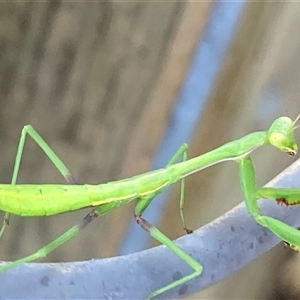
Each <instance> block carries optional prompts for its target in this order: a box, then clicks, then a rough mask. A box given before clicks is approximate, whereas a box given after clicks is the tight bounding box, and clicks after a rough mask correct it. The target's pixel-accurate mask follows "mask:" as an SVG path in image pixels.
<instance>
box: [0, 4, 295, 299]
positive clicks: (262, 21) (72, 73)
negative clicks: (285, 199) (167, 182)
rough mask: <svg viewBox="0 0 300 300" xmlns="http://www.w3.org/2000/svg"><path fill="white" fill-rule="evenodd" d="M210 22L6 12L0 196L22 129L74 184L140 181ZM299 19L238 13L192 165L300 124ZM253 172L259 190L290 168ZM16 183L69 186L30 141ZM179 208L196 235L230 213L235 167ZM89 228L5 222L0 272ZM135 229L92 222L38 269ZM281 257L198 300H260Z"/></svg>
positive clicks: (193, 9) (182, 10) (141, 14)
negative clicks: (45, 146)
mask: <svg viewBox="0 0 300 300" xmlns="http://www.w3.org/2000/svg"><path fill="white" fill-rule="evenodd" d="M211 8H212V4H211V3H206V2H203V3H193V2H167V3H157V2H145V3H140V2H131V3H129V2H126V3H121V2H112V1H111V2H101V3H96V2H94V3H77V2H76V3H70V2H53V3H50V2H43V3H3V4H2V5H1V10H0V14H1V17H0V28H1V31H0V41H1V43H0V45H1V47H0V53H1V56H0V83H1V88H0V95H1V98H0V99H1V100H0V101H1V102H0V107H1V109H0V140H1V143H0V153H1V158H2V159H1V162H2V163H1V170H2V171H1V173H0V180H1V182H7V183H8V182H10V177H11V173H12V168H13V160H14V155H15V151H16V145H17V142H18V138H19V134H20V131H21V128H22V126H24V125H25V124H27V123H30V124H32V125H33V126H34V127H35V128H36V129H37V130H38V131H39V132H40V133H41V135H42V136H43V137H44V138H45V139H46V141H47V142H48V143H49V144H50V145H51V147H52V148H53V149H54V150H55V152H56V153H57V154H58V155H59V156H60V158H61V159H62V160H63V161H64V162H65V163H66V165H67V166H68V167H69V168H70V170H71V171H72V173H73V174H74V175H75V176H76V177H77V178H78V181H79V182H82V183H100V182H107V181H111V180H116V179H119V178H123V177H128V176H132V175H134V174H138V173H141V172H145V171H146V170H148V169H149V168H150V165H151V162H152V160H153V157H154V156H155V153H156V150H157V147H158V145H159V144H160V142H161V140H162V138H163V135H164V132H165V130H166V128H167V126H168V122H169V120H170V117H171V115H172V111H173V107H174V105H175V104H176V101H177V96H178V92H179V91H180V87H181V85H182V82H183V81H184V78H185V76H186V72H187V71H188V68H189V66H190V62H191V60H192V57H193V54H194V51H195V47H196V45H197V43H198V41H199V39H201V35H202V32H203V30H204V29H205V24H206V21H207V19H208V16H209V13H210V9H211ZM299 14H300V6H299V4H297V3H249V4H247V5H246V8H245V10H244V13H243V15H242V17H241V19H240V22H239V24H238V26H237V28H236V34H235V37H234V39H233V41H232V43H231V45H230V48H229V50H228V52H227V54H226V58H225V60H224V62H223V65H222V68H221V69H220V72H219V75H218V78H217V80H216V82H215V86H214V89H213V91H212V93H211V95H210V98H209V100H208V101H207V106H206V108H205V112H204V113H203V115H202V118H201V120H200V121H199V124H198V128H197V130H196V131H195V133H194V139H193V143H192V144H191V145H190V151H189V156H190V157H192V156H195V155H198V154H200V153H204V152H206V151H209V150H210V149H212V148H214V147H216V146H218V145H220V144H222V143H223V142H225V141H228V140H232V139H236V138H238V137H240V136H242V135H244V134H246V133H248V132H251V131H254V130H261V129H264V128H267V127H268V125H269V124H270V122H271V120H273V119H274V118H275V117H276V116H279V115H282V114H284V115H290V116H291V117H295V116H296V115H297V114H298V113H299V112H300V105H299V103H300V102H299V100H298V98H299V89H300V85H299V84H298V82H299V77H300V73H299V69H300V68H299V62H298V61H299V60H298V54H299V52H300V49H299V42H300V39H299V37H298V22H299V19H300V18H299ZM270 90H271V91H273V90H274V94H276V95H279V99H274V105H272V101H271V102H270V101H269V102H268V103H269V104H268V105H269V106H268V107H266V105H267V104H264V103H266V102H264V101H263V100H264V99H265V98H266V97H269V94H268V93H269V91H270ZM267 92H268V93H267ZM270 103H271V104H270ZM263 111H264V113H263ZM254 159H255V166H256V169H257V173H258V178H257V179H258V182H259V183H260V184H264V183H266V182H267V181H268V180H269V179H271V178H272V177H274V176H275V175H276V174H277V173H279V172H280V171H282V170H283V168H284V167H285V166H287V165H288V164H290V163H291V160H290V159H288V158H286V157H285V156H283V155H282V154H280V153H277V152H276V151H274V150H273V149H265V150H262V151H260V152H259V153H257V154H256V155H255V157H254ZM19 182H22V183H25V182H26V183H64V179H63V178H61V176H60V175H59V173H58V172H57V170H55V168H54V167H53V166H52V165H51V163H50V162H49V160H48V159H47V158H46V157H45V155H44V153H42V151H41V150H40V149H38V148H37V146H36V145H34V143H33V142H32V141H29V140H28V143H27V144H26V149H25V154H24V160H23V163H22V166H21V171H20V176H19ZM178 195H179V193H178V189H177V188H175V189H174V193H172V196H171V199H170V201H169V205H168V207H167V209H166V210H165V212H164V214H163V216H162V220H163V221H162V224H161V226H160V228H162V230H163V231H164V232H165V233H167V234H168V236H170V237H172V238H176V237H178V236H180V235H182V234H183V231H182V229H181V227H180V219H179V216H178V198H179V196H178ZM200 195H201V199H203V201H201V202H199V198H200V197H199V196H200ZM186 199H187V200H186V206H185V214H186V216H187V220H188V223H189V226H190V227H193V228H197V227H199V226H201V225H203V224H205V223H207V222H209V221H211V220H213V219H214V218H216V217H218V216H219V215H220V214H222V213H224V212H226V211H227V210H229V209H230V208H232V207H233V206H234V205H235V204H237V203H239V202H240V201H241V200H242V194H241V192H240V190H239V186H238V172H237V168H236V166H235V165H234V164H222V165H219V166H214V167H212V168H210V169H208V170H205V171H203V172H200V173H199V174H196V175H194V176H192V177H191V178H189V180H187V186H186ZM84 215H85V211H79V212H73V213H67V214H61V215H58V216H53V217H47V218H46V217H45V218H20V217H16V216H14V217H13V218H12V219H11V224H10V226H9V228H8V230H7V231H6V233H5V235H4V238H3V240H1V245H2V246H1V247H0V255H1V258H4V259H5V260H14V259H17V258H19V257H21V256H24V255H25V254H28V253H31V252H33V251H34V250H35V249H37V248H39V247H40V246H42V245H44V244H46V243H47V242H48V241H50V240H52V239H53V238H55V237H56V236H57V235H59V234H60V233H62V232H63V231H64V230H65V229H67V228H69V227H70V226H71V225H73V224H74V223H76V222H77V221H78V220H80V218H81V217H83V216H84ZM131 217H132V207H131V206H130V205H128V206H127V207H124V208H120V209H118V210H117V211H116V212H113V213H111V214H109V215H107V216H104V217H101V218H98V219H97V220H95V221H94V222H93V224H91V225H90V226H89V227H88V228H87V229H86V230H85V231H84V232H82V233H81V234H80V235H79V236H78V237H76V238H74V239H72V240H71V241H70V242H68V243H67V244H66V245H64V246H62V247H60V248H59V249H57V250H56V251H54V252H53V253H52V254H51V255H49V257H47V259H46V260H47V261H49V260H51V261H71V260H83V259H89V258H92V257H99V256H101V257H106V256H111V255H114V254H115V253H116V251H117V249H118V247H119V245H120V240H121V238H120V237H121V236H122V235H123V234H124V231H126V227H127V224H128V221H129V220H130V218H131ZM87 245H88V247H87ZM280 257H282V247H279V249H275V250H274V251H271V252H270V253H268V254H266V255H265V256H264V257H261V258H259V259H257V261H256V262H254V263H253V264H250V265H249V266H247V267H246V268H244V269H243V270H241V271H240V272H238V273H236V274H233V275H232V276H231V278H227V279H225V280H224V281H223V282H221V283H220V284H218V285H216V286H214V287H212V288H210V289H208V290H206V291H203V292H202V293H201V294H199V295H198V296H195V297H198V298H199V297H201V298H202V299H204V298H205V299H208V298H210V299H221V298H223V299H229V298H230V299H233V298H239V299H241V298H257V299H261V298H266V297H267V295H268V293H270V291H272V290H273V285H272V283H273V281H274V280H275V279H274V277H272V274H276V269H275V268H276V265H277V264H278V263H276V264H274V262H275V261H278V260H279V259H280ZM267 278H268V281H267ZM250 281H251V284H249V282H250Z"/></svg>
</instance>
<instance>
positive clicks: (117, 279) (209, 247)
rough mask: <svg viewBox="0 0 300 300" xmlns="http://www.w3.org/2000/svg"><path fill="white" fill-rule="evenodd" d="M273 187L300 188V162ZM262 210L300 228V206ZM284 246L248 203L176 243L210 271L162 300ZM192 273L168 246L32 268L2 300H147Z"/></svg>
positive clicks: (20, 270)
mask: <svg viewBox="0 0 300 300" xmlns="http://www.w3.org/2000/svg"><path fill="white" fill-rule="evenodd" d="M268 186H275V187H297V186H298V187H300V160H298V161H296V162H295V163H294V164H292V165H291V166H290V167H288V168H287V169H286V170H285V171H284V172H282V173H281V174H280V175H278V176H277V177H276V178H275V179H273V180H272V181H271V182H270V183H269V184H268ZM220 201H221V199H220ZM260 206H261V209H262V213H263V214H264V215H269V216H273V217H275V218H278V219H280V220H283V221H285V222H287V223H288V224H291V225H293V226H296V227H298V226H299V225H300V218H299V216H300V205H299V206H293V207H281V206H279V205H276V203H275V201H270V200H266V199H265V200H260ZM137 226H138V225H137ZM141 230H142V229H141ZM99 242H101V241H99ZM279 242H280V241H279V239H278V238H277V237H276V236H275V235H274V234H273V233H271V232H270V231H269V230H268V229H266V228H264V227H262V226H260V225H258V224H256V223H255V221H254V220H253V219H252V218H251V217H250V216H249V214H248V212H247V211H246V209H245V205H244V203H243V202H242V203H241V204H240V205H238V206H236V207H235V208H233V209H232V210H230V211H229V212H227V213H226V214H225V215H223V216H221V217H220V218H218V219H216V220H214V221H213V222H211V223H209V224H207V225H206V226H203V227H202V228H200V229H198V230H196V231H194V233H193V234H190V235H186V236H184V237H182V238H179V239H177V240H176V243H178V245H180V246H181V247H182V248H183V249H185V250H186V251H187V252H188V253H190V254H191V255H192V256H193V257H194V258H195V259H197V260H198V261H199V262H201V264H202V265H203V267H204V271H203V273H202V274H201V276H199V277H197V278H195V279H194V280H191V281H189V282H187V283H186V284H184V285H182V286H180V287H178V288H174V289H172V290H170V291H168V292H166V293H164V294H163V295H160V296H158V297H157V299H175V298H181V297H185V296H188V295H189V294H192V293H195V292H197V291H200V290H203V289H205V288H207V287H208V286H210V285H212V284H214V283H215V282H217V281H219V280H221V279H222V278H224V277H225V276H227V275H229V274H231V273H232V272H234V271H236V270H238V269H240V268H241V267H243V266H244V265H246V264H248V263H249V262H250V261H252V260H253V259H255V258H256V257H258V256H259V255H260V254H262V253H264V252H266V251H268V250H270V249H271V248H272V247H274V246H275V245H276V244H278V243H279ZM1 246H2V247H3V244H1ZM190 272H191V269H190V268H189V267H188V266H187V265H186V263H184V262H183V261H182V260H181V259H180V258H179V257H177V256H176V255H174V254H173V253H172V252H171V251H170V250H169V249H167V248H166V247H164V246H158V247H155V248H152V249H148V250H145V251H141V252H138V253H134V254H130V255H125V256H119V257H112V258H107V259H94V260H89V261H83V262H72V263H30V264H24V265H21V266H20V267H17V268H13V269H10V270H8V271H6V272H4V273H2V274H0V299H8V298H10V299H50V298H51V299H63V298H67V299H143V298H145V297H146V296H147V295H149V294H150V293H151V292H152V291H154V290H156V289H158V288H160V287H162V286H164V285H166V284H168V283H170V282H172V281H173V280H176V279H178V278H180V277H181V276H183V275H184V274H188V273H190Z"/></svg>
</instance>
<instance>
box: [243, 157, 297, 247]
mask: <svg viewBox="0 0 300 300" xmlns="http://www.w3.org/2000/svg"><path fill="white" fill-rule="evenodd" d="M239 167H240V179H241V185H242V190H243V192H244V196H245V199H246V201H245V203H246V206H247V209H248V211H249V213H250V214H251V215H252V217H253V218H254V219H255V220H256V222H257V223H259V224H260V225H262V226H264V227H267V228H269V229H270V230H271V231H272V232H273V233H274V234H275V235H277V236H278V237H279V238H280V239H281V240H283V241H285V242H286V243H287V244H288V245H289V246H290V247H291V248H293V249H294V250H299V249H300V231H299V230H298V229H296V228H294V227H292V226H290V225H288V224H286V223H284V222H282V221H280V220H277V219H275V218H272V217H268V216H262V215H261V214H260V209H259V206H258V204H257V200H258V199H259V198H267V199H271V200H276V201H277V202H278V203H283V204H286V205H294V204H299V202H300V189H299V188H293V189H290V188H268V187H262V188H257V187H256V184H255V173H254V168H253V164H252V160H251V157H250V156H246V157H244V158H242V159H241V160H240V161H239Z"/></svg>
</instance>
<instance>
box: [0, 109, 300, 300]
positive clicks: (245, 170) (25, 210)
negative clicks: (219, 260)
mask: <svg viewBox="0 0 300 300" xmlns="http://www.w3.org/2000/svg"><path fill="white" fill-rule="evenodd" d="M299 117H300V115H299V116H298V117H297V118H296V120H294V121H293V120H292V119H290V118H289V117H285V116H283V117H280V118H278V119H276V120H275V121H274V122H273V123H272V124H271V126H270V128H269V129H268V130H267V131H258V132H253V133H250V134H248V135H246V136H244V137H242V138H240V139H238V140H235V141H232V142H229V143H226V144H224V145H222V146H220V147H219V148H216V149H214V150H212V151H210V152H208V153H205V154H202V155H200V156H198V157H195V158H191V159H187V144H183V145H182V146H181V147H180V148H179V149H178V151H177V152H176V154H175V155H174V156H173V157H172V159H171V160H170V161H169V163H168V164H167V165H166V167H164V168H161V169H158V170H155V171H150V172H147V173H145V174H141V175H137V176H134V177H131V178H128V179H123V180H118V181H114V182H108V183H105V184H99V185H88V184H85V185H77V184H76V180H75V179H74V177H73V176H72V175H71V173H70V171H69V170H68V168H67V167H66V166H65V165H64V163H63V162H62V161H61V160H60V159H59V158H58V156H57V155H56V154H55V153H54V152H53V150H52V149H51V148H50V147H49V146H48V145H47V144H46V142H45V141H44V140H43V139H42V137H41V136H40V135H39V134H38V133H37V132H36V131H35V130H34V129H33V127H32V126H30V125H27V126H25V127H24V128H23V130H22V132H21V137H20V141H19V145H18V149H17V154H16V159H15V165H14V170H13V176H12V181H11V184H0V209H1V210H3V211H5V212H6V213H5V218H4V223H3V227H2V229H1V231H0V237H1V235H2V234H3V231H4V229H5V227H6V225H7V224H8V220H9V214H10V213H12V214H16V215H21V216H28V217H33V216H44V215H53V214H58V213H63V212H67V211H71V210H77V209H81V208H85V207H93V210H92V211H91V212H90V213H89V214H87V216H86V217H85V218H84V219H83V220H82V222H81V223H80V224H78V225H75V226H73V227H72V228H70V229H69V230H67V231H66V232H65V233H64V234H62V235H61V236H59V237H58V238H56V239H55V240H54V241H52V242H50V243H49V244H47V245H46V246H44V247H42V248H41V249H39V250H38V251H36V252H35V253H33V254H31V255H29V256H26V257H24V258H22V259H19V260H17V261H14V262H9V263H6V264H4V265H2V266H0V272H3V271H5V270H7V269H10V268H12V267H15V266H18V265H20V264H22V263H25V262H30V261H32V260H35V259H38V258H41V257H45V256H46V255H47V254H48V253H50V252H51V251H53V250H54V249H55V248H57V247H58V246H59V245H61V244H63V243H65V242H66V241H68V240H69V239H70V238H72V237H73V236H75V235H76V234H77V233H78V232H79V231H80V230H81V229H83V228H84V227H85V226H86V225H87V224H88V223H89V222H91V221H92V220H93V219H94V218H95V217H96V216H98V215H103V214H105V213H108V212H110V211H111V210H113V209H115V208H116V207H119V206H121V205H123V204H126V203H129V202H131V201H133V200H134V201H135V203H136V204H135V209H134V218H135V220H136V222H137V223H138V224H139V225H140V226H141V227H142V228H143V229H144V230H146V231H147V232H149V234H150V235H151V236H152V237H153V238H154V239H156V240H158V241H159V242H161V243H162V244H164V245H165V246H167V247H168V248H169V249H170V250H172V251H173V252H174V253H175V254H177V255H178V256H179V257H180V258H181V259H183V260H184V261H185V262H186V263H187V264H188V265H189V266H190V267H191V268H192V269H193V272H192V273H191V274H189V275H186V276H184V277H182V278H180V279H178V280H176V281H174V282H171V283H170V284H168V285H166V286H163V287H161V288H159V289H157V290H155V291H153V292H152V293H151V294H150V295H149V296H148V297H147V299H151V298H153V297H155V296H157V295H159V294H161V293H163V292H165V291H167V290H169V289H171V288H175V287H177V286H179V285H181V284H183V283H185V282H187V281H188V280H190V279H192V278H194V277H196V276H198V275H200V274H201V272H202V269H203V268H202V265H201V264H200V263H199V262H198V261H196V260H194V259H193V258H192V257H191V256H190V255H189V254H188V253H186V252H185V251H184V250H183V249H181V248H180V247H178V246H177V245H176V244H175V243H174V242H172V241H171V240H170V239H169V238H168V237H166V236H165V235H164V234H163V233H162V232H160V231H159V230H158V229H157V228H156V227H154V226H153V225H151V224H150V223H149V222H148V221H147V220H145V219H143V218H142V213H143V212H144V210H145V209H146V208H147V207H148V205H149V204H150V203H151V201H152V200H153V198H154V197H155V196H156V195H158V194H159V193H161V192H162V191H163V190H164V189H166V188H167V187H168V186H170V185H171V184H173V183H175V182H177V181H180V182H181V192H180V216H181V221H182V224H183V227H184V229H185V230H186V231H187V233H191V232H192V231H191V230H189V229H187V227H186V225H185V220H184V216H183V204H184V180H185V177H187V176H188V175H191V174H193V173H195V172H198V171H200V170H202V169H205V168H207V167H209V166H212V165H214V164H217V163H220V162H223V161H230V160H232V161H235V162H237V163H238V166H239V173H240V182H241V188H242V191H243V194H244V197H245V203H246V208H247V210H248V212H249V214H250V215H251V216H252V217H253V218H254V220H255V221H256V222H257V223H259V224H260V225H262V226H264V227H267V228H268V229H269V230H271V231H272V232H273V233H274V234H275V235H277V236H278V237H279V238H280V239H281V240H283V241H285V242H286V243H287V244H288V245H290V246H291V247H292V248H293V249H295V250H299V249H300V232H299V231H298V230H297V229H296V228H293V227H291V226H290V225H288V224H286V223H284V222H282V221H280V220H277V219H275V218H272V217H268V216H263V215H261V214H260V209H259V205H258V202H257V200H258V199H259V198H269V199H273V200H276V201H277V202H278V203H282V204H286V205H295V204H298V203H300V188H299V189H296V188H290V189H289V188H267V187H257V186H256V183H255V172H254V168H253V164H252V160H251V157H250V154H251V153H252V152H253V151H254V150H255V149H258V148H260V147H262V146H265V145H272V146H274V147H275V148H277V149H279V150H280V151H283V152H286V153H287V154H288V155H291V156H293V155H295V154H296V153H297V150H298V147H297V144H296V142H295V138H294V130H295V128H296V126H295V124H296V122H297V120H298V119H299ZM27 134H28V135H29V136H30V137H31V138H32V139H33V140H34V141H35V142H36V143H37V144H38V146H39V147H41V148H42V150H43V151H44V152H45V154H46V155H47V156H48V157H49V159H50V160H51V161H52V163H53V164H54V165H55V166H56V168H57V169H58V170H59V172H60V173H61V174H62V175H63V176H64V177H65V179H66V180H67V181H68V182H69V183H72V184H76V185H55V184H44V185H34V184H16V181H17V175H18V172H19V167H20V162H21V156H22V152H23V148H24V143H25V138H26V135H27ZM180 158H181V159H182V161H181V162H178V160H179V159H180Z"/></svg>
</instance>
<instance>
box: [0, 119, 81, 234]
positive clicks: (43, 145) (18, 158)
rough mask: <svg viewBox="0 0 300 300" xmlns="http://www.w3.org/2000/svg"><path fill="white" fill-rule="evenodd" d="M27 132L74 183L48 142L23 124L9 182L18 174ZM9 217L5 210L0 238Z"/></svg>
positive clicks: (13, 182) (74, 182) (69, 180)
mask: <svg viewBox="0 0 300 300" xmlns="http://www.w3.org/2000/svg"><path fill="white" fill-rule="evenodd" d="M27 134H28V135H29V136H30V137H31V138H32V139H33V140H34V141H35V142H36V143H37V145H38V146H39V147H40V148H41V149H42V150H43V151H44V152H45V154H46V155H47V156H48V157H49V159H50V160H51V161H52V163H53V164H54V165H55V166H56V168H57V169H58V171H59V172H60V173H61V174H62V175H63V176H64V177H65V179H66V180H67V181H68V182H69V183H71V184H76V179H75V178H74V177H73V175H72V174H71V173H70V171H69V170H68V168H67V167H66V166H65V164H64V163H63V162H62V161H61V160H60V158H59V157H58V156H57V155H56V154H55V153H54V152H53V150H52V149H51V148H50V147H49V146H48V144H47V143H46V142H45V141H44V139H43V138H42V137H41V136H40V135H39V134H38V133H37V132H36V131H35V129H34V128H33V127H32V126H31V125H26V126H24V127H23V129H22V131H21V137H20V140H19V145H18V148H17V153H16V157H15V163H14V169H13V174H12V179H11V184H16V182H17V177H18V174H19V169H20V163H21V159H22V154H23V149H24V144H25V139H26V135H27ZM9 217H10V214H9V213H7V212H5V215H4V220H3V225H2V227H1V230H0V239H1V237H2V235H3V233H4V230H5V228H6V226H7V225H8V224H9Z"/></svg>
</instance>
